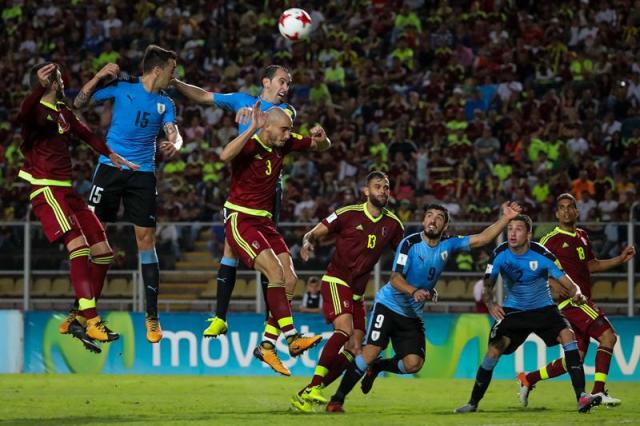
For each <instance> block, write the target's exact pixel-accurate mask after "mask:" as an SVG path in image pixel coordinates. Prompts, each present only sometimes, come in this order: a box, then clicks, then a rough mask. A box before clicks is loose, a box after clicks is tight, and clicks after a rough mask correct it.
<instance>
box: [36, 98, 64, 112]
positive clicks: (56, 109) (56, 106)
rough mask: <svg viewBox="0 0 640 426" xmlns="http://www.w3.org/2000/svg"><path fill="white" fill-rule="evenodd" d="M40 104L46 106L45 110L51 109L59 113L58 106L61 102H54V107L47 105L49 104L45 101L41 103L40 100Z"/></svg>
mask: <svg viewBox="0 0 640 426" xmlns="http://www.w3.org/2000/svg"><path fill="white" fill-rule="evenodd" d="M40 103H41V104H42V105H44V106H46V107H47V108H49V109H52V110H54V111H60V110H59V109H58V105H60V104H62V103H63V102H56V104H55V105H54V104H52V103H49V102H47V101H43V100H41V101H40Z"/></svg>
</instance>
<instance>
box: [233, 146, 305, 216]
mask: <svg viewBox="0 0 640 426" xmlns="http://www.w3.org/2000/svg"><path fill="white" fill-rule="evenodd" d="M310 146H311V138H308V137H303V136H302V135H298V134H296V133H292V134H291V138H290V139H289V140H288V141H287V142H286V143H285V144H284V146H283V147H281V148H276V147H268V146H266V145H265V144H263V143H262V141H260V138H259V137H258V135H255V136H253V137H252V138H251V139H249V140H248V141H247V143H246V144H245V146H244V148H243V149H242V151H241V152H240V154H238V155H237V156H236V157H235V158H234V159H233V161H232V162H231V191H230V192H229V198H227V202H226V203H225V204H224V206H225V207H227V208H229V209H231V210H236V211H240V212H243V213H246V214H251V215H255V216H269V217H271V210H273V197H274V195H275V193H276V184H277V183H278V178H279V177H280V171H281V170H282V165H283V161H284V157H285V155H287V154H289V153H290V152H292V151H304V150H307V149H309V147H310Z"/></svg>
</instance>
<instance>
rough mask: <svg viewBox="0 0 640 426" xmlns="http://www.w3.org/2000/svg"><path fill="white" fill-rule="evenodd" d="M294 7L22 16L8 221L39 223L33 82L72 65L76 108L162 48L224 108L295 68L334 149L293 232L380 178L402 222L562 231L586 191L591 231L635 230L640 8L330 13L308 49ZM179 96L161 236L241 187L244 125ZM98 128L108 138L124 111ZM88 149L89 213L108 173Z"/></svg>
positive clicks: (605, 4) (591, 5) (326, 10)
mask: <svg viewBox="0 0 640 426" xmlns="http://www.w3.org/2000/svg"><path fill="white" fill-rule="evenodd" d="M287 5H288V2H286V1H270V0H261V1H248V0H247V1H244V0H227V1H225V0H206V1H204V0H199V1H189V2H187V1H178V0H168V1H157V2H152V1H145V0H142V1H138V2H126V1H122V0H116V1H110V2H106V1H97V0H88V1H78V0H71V1H53V0H44V1H42V2H24V1H22V0H13V1H9V2H6V3H5V6H4V9H3V10H2V20H1V21H0V32H1V33H2V39H3V40H4V45H5V48H4V50H3V53H2V60H1V61H0V87H1V88H2V90H1V91H0V96H2V102H1V103H0V207H1V209H0V214H2V216H0V218H1V219H0V220H21V219H23V218H24V216H25V214H26V211H27V209H26V207H27V205H28V190H27V185H28V184H27V183H26V182H24V181H21V180H20V179H18V178H17V173H18V170H19V167H20V164H21V155H20V152H19V144H20V142H21V138H20V133H19V130H20V129H19V128H18V127H17V126H16V124H15V121H14V119H15V117H16V112H17V108H18V105H19V102H20V100H21V99H22V98H23V97H24V96H25V94H26V93H27V92H28V90H29V89H28V77H27V76H28V71H29V69H30V68H31V66H33V65H34V64H36V63H38V62H41V61H43V60H53V61H56V62H58V63H60V64H62V65H63V66H64V69H65V76H64V78H65V80H66V94H67V96H68V97H69V98H70V99H72V98H73V97H74V96H75V95H76V93H77V92H78V90H79V89H80V87H81V85H82V83H83V82H86V81H87V80H88V79H90V78H91V77H92V76H93V74H94V73H95V72H96V71H97V70H98V69H99V68H100V67H101V66H103V65H104V64H106V63H108V62H117V63H118V64H119V65H120V67H121V69H122V70H124V71H126V72H128V73H130V74H134V75H135V74H138V72H139V70H138V66H139V62H140V59H141V55H142V53H143V52H144V49H145V47H146V46H147V45H148V44H150V43H155V44H158V45H160V46H162V47H165V48H169V49H173V50H175V51H177V52H178V54H179V61H178V68H177V74H178V76H179V77H180V78H181V79H182V80H184V81H187V82H189V83H192V84H196V85H199V86H201V87H204V88H207V89H208V90H211V91H214V92H233V91H247V92H250V93H252V94H256V93H258V92H259V90H260V82H259V81H258V75H259V71H260V69H261V68H262V67H264V66H265V65H268V64H271V63H279V64H284V65H286V66H288V67H289V69H290V70H291V73H292V76H293V82H294V84H293V87H292V89H291V90H290V92H289V102H290V103H291V104H292V105H293V106H294V107H295V108H296V109H297V113H298V115H297V119H296V123H295V128H296V129H298V130H299V131H300V132H301V133H303V134H304V133H306V132H308V130H309V129H310V128H311V127H312V126H313V125H314V124H315V123H316V122H318V123H321V124H322V125H323V126H324V128H325V129H326V130H327V133H328V135H329V136H330V137H331V138H332V140H333V142H334V146H333V148H332V149H331V150H330V151H328V152H325V153H322V154H310V155H302V156H299V157H298V158H297V159H296V160H295V161H293V162H292V163H290V164H289V165H288V166H287V168H286V169H285V171H286V176H285V178H286V181H285V182H286V183H285V191H284V203H283V211H282V214H281V220H282V221H305V222H306V221H311V220H317V219H320V218H322V217H324V216H326V215H327V214H328V212H330V211H331V209H333V208H334V207H336V206H339V205H342V204H345V203H350V202H354V201H355V200H358V199H359V198H360V190H359V187H360V186H361V185H362V181H363V177H364V176H366V174H367V173H368V172H369V171H370V170H372V169H378V170H385V171H386V172H387V173H388V174H389V175H390V178H391V182H392V207H393V209H394V210H395V211H396V213H397V214H398V216H399V217H400V218H401V219H402V220H403V221H412V220H415V221H419V220H421V218H422V208H421V207H422V206H423V205H425V204H426V203H427V202H428V201H431V200H434V199H435V200H438V201H439V202H441V203H443V204H444V205H446V206H447V208H448V209H449V210H450V212H451V213H452V216H453V217H454V219H455V220H457V221H492V220H494V219H495V217H496V216H497V208H498V206H499V205H500V204H501V202H502V201H504V200H506V199H512V200H515V201H517V202H518V203H520V204H521V205H522V206H524V207H525V209H526V212H527V213H529V214H531V215H532V216H533V218H534V220H537V221H553V220H554V217H553V213H552V211H553V203H554V198H555V195H557V194H559V193H561V192H571V193H573V194H574V195H575V196H576V198H577V199H578V200H579V208H580V216H581V217H580V218H581V220H582V221H601V222H608V221H616V220H626V218H627V212H628V211H629V208H630V205H631V203H633V202H634V201H636V200H640V196H639V195H638V189H639V188H638V186H639V185H640V156H639V154H640V116H639V111H640V63H638V62H637V60H636V58H637V57H638V55H637V53H638V37H639V35H640V34H639V25H640V2H638V1H635V2H632V1H629V0H612V1H607V0H603V1H593V0H592V1H589V0H574V1H568V2H552V1H534V0H530V1H526V0H520V1H518V0H511V1H508V0H505V1H500V0H486V1H428V0H406V1H392V0H370V1H355V0H354V1H339V0H327V1H325V0H318V1H310V2H307V3H305V8H306V9H307V10H308V11H309V13H310V14H311V17H312V20H313V26H314V31H313V34H312V36H311V38H310V40H309V41H306V42H300V43H295V44H291V43H289V42H287V41H285V39H284V38H283V37H281V36H280V34H279V33H278V32H277V22H276V21H277V16H278V15H279V13H280V12H281V11H282V10H284V9H286V8H287ZM169 94H170V95H171V96H172V97H173V98H174V100H175V102H176V106H177V108H178V116H179V120H180V128H181V131H182V133H183V136H184V138H185V146H184V148H183V150H182V153H181V155H180V157H179V158H177V159H175V160H173V161H169V162H167V161H164V159H162V158H159V164H158V176H159V179H158V181H159V187H158V192H159V196H160V202H159V206H161V210H160V212H159V221H160V222H162V221H196V220H204V221H210V220H219V219H220V212H221V207H222V204H223V201H224V199H225V197H226V192H227V190H228V185H227V182H228V177H229V176H228V174H229V169H228V168H227V167H226V166H225V165H224V164H223V163H222V162H221V161H220V159H219V156H218V155H219V153H220V151H221V149H222V146H223V145H224V144H225V143H226V142H228V141H229V140H230V139H232V138H233V137H234V136H235V135H236V134H237V130H236V126H235V124H234V122H233V116H232V115H231V114H229V113H225V112H224V111H222V110H220V109H217V108H214V107H208V108H203V107H201V106H198V105H195V104H193V103H190V102H189V101H187V100H186V99H184V98H183V97H181V96H180V95H179V94H178V93H177V92H170V93H169ZM82 114H83V118H84V119H85V120H86V121H87V122H88V123H89V124H90V126H91V127H93V128H94V129H96V130H98V131H101V132H103V133H104V131H105V130H106V128H107V127H108V123H109V120H110V115H109V107H108V106H104V105H101V106H97V107H95V108H94V109H91V110H89V111H83V112H82ZM75 151H76V152H75V153H74V154H73V157H74V158H75V165H74V173H75V179H76V182H75V185H76V188H77V190H78V191H79V192H80V193H81V194H83V195H85V196H86V195H88V193H89V191H90V189H91V185H90V181H91V173H92V171H93V167H94V162H95V159H96V157H95V155H94V154H93V153H92V152H91V151H90V149H89V148H88V147H86V146H83V145H78V146H76V148H75ZM601 230H602V232H604V233H606V232H607V229H606V225H604V224H603V227H602V228H601ZM609 232H614V230H610V231H609ZM615 232H617V230H615ZM607 238H609V237H607ZM608 240H610V238H609V239H608ZM614 241H615V239H614ZM616 249H617V246H616V244H614V247H609V248H608V250H614V251H615V250H616Z"/></svg>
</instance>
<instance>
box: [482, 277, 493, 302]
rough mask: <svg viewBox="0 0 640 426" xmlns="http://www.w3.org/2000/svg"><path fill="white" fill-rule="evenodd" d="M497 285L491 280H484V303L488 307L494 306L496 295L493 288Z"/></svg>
mask: <svg viewBox="0 0 640 426" xmlns="http://www.w3.org/2000/svg"><path fill="white" fill-rule="evenodd" d="M495 285H496V282H495V281H494V280H492V279H491V278H485V279H484V291H483V292H482V301H483V302H484V304H485V305H487V307H489V306H491V305H493V303H494V302H493V300H494V293H493V288H494V286H495Z"/></svg>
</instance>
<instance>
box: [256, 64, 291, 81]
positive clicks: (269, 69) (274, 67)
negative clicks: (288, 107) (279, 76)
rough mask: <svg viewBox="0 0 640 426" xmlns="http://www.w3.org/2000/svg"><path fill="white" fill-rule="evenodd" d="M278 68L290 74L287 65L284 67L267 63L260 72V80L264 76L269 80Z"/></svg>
mask: <svg viewBox="0 0 640 426" xmlns="http://www.w3.org/2000/svg"><path fill="white" fill-rule="evenodd" d="M278 70H282V71H284V72H286V73H288V74H290V72H289V69H288V68H287V67H284V66H282V65H269V66H268V67H265V68H264V69H263V70H262V72H261V73H260V81H261V82H262V80H264V79H265V78H268V79H269V80H271V79H272V78H273V76H274V75H276V72H277V71H278Z"/></svg>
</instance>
